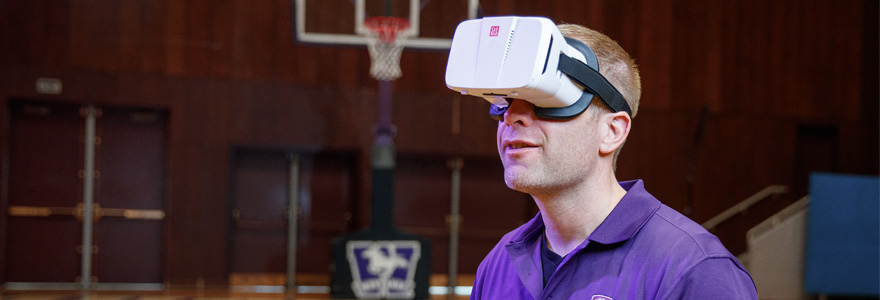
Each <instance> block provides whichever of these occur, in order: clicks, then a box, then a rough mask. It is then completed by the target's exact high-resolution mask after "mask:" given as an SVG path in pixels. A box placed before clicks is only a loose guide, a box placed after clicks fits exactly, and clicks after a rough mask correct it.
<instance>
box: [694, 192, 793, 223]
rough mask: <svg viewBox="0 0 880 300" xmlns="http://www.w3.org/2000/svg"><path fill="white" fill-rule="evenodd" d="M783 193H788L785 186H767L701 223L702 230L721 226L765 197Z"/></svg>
mask: <svg viewBox="0 0 880 300" xmlns="http://www.w3.org/2000/svg"><path fill="white" fill-rule="evenodd" d="M785 193H788V187H787V186H784V185H771V186H768V187H766V188H764V189H763V190H761V191H759V192H757V193H755V194H754V195H751V196H749V197H748V198H746V199H745V200H743V201H741V202H740V203H737V204H736V205H734V206H733V207H731V208H728V209H727V210H725V211H723V212H721V213H720V214H718V215H717V216H715V217H714V218H711V219H709V220H708V221H706V222H703V224H702V225H703V228H706V229H708V230H712V229H714V228H715V227H716V226H718V224H721V223H723V222H724V221H727V220H728V219H730V218H732V217H733V216H735V215H737V214H739V213H741V212H743V211H745V210H747V209H749V207H752V205H755V204H757V203H758V202H761V200H764V199H767V197H770V196H773V195H780V194H785Z"/></svg>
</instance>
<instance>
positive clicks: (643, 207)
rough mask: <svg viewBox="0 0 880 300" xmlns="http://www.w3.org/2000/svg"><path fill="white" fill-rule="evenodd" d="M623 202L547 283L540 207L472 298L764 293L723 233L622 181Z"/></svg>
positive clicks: (492, 262)
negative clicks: (717, 233) (720, 237)
mask: <svg viewBox="0 0 880 300" xmlns="http://www.w3.org/2000/svg"><path fill="white" fill-rule="evenodd" d="M620 185H621V186H622V187H623V188H624V189H625V190H627V193H626V195H625V196H624V197H623V199H621V200H620V203H618V204H617V206H616V207H615V208H614V210H612V211H611V214H609V215H608V217H607V218H606V219H605V221H603V222H602V224H600V225H599V227H598V228H596V230H595V231H593V233H592V234H591V235H590V238H588V239H587V240H586V241H584V242H583V243H581V244H580V245H579V246H578V247H577V248H575V249H574V250H573V251H572V252H571V253H569V254H568V255H566V256H565V259H563V260H562V262H561V263H560V264H559V266H558V267H557V269H556V272H555V273H554V274H553V275H552V276H551V277H550V278H549V280H548V282H547V285H546V287H544V286H543V281H542V280H543V278H542V277H543V276H542V275H543V273H542V269H541V248H540V246H541V243H540V239H539V238H540V237H541V236H543V235H542V233H543V232H544V222H543V220H542V219H541V214H540V213H539V214H538V215H537V216H536V217H535V218H533V219H532V220H531V221H529V222H528V223H526V224H524V225H522V226H520V227H519V228H517V229H515V230H513V231H511V232H509V233H507V234H506V235H504V237H502V238H501V241H500V242H498V244H497V245H495V248H494V249H492V251H491V252H489V254H488V255H487V256H486V258H485V259H484V260H483V262H482V263H481V264H480V267H479V268H478V269H477V277H476V280H475V282H474V288H473V291H472V293H471V299H503V300H514V299H590V300H597V299H598V300H624V299H758V295H757V291H756V290H755V284H754V282H752V278H751V277H750V276H749V273H748V272H747V271H746V269H745V268H744V267H743V266H742V265H741V264H740V263H739V261H737V260H736V258H734V257H733V255H731V254H730V252H728V251H727V249H725V248H724V246H723V245H722V244H721V242H720V241H719V240H718V238H717V237H715V236H714V235H712V234H711V233H709V232H707V231H706V230H705V229H703V227H701V226H700V225H698V224H697V223H694V222H693V221H691V220H690V219H688V218H687V217H685V216H684V215H682V214H680V213H678V212H676V211H675V210H673V209H672V208H669V207H668V206H666V205H663V204H661V203H660V201H658V200H657V199H656V198H654V196H652V195H651V194H649V193H648V192H647V191H645V187H644V184H643V183H642V181H641V180H638V181H627V182H621V183H620Z"/></svg>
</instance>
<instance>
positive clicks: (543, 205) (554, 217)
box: [533, 174, 626, 256]
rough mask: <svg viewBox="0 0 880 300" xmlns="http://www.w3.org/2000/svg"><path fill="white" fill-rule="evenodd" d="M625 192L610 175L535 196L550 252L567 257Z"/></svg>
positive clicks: (600, 222)
mask: <svg viewBox="0 0 880 300" xmlns="http://www.w3.org/2000/svg"><path fill="white" fill-rule="evenodd" d="M624 194H626V191H625V190H624V189H623V188H622V187H620V185H619V184H618V183H617V180H616V179H615V177H614V176H613V174H612V175H611V176H606V177H605V178H604V179H603V180H599V181H597V182H584V183H583V184H581V185H579V186H575V187H572V188H570V189H567V190H565V191H561V192H559V193H554V194H548V195H541V196H540V197H539V196H535V195H533V198H534V199H535V203H536V204H537V205H538V208H539V209H540V210H541V217H542V218H543V221H544V226H545V235H546V236H547V242H548V245H549V246H550V249H551V250H553V252H556V253H557V254H559V255H561V256H565V255H568V253H569V252H571V251H572V250H574V249H575V248H576V247H577V246H578V245H580V244H581V243H583V241H585V240H586V239H587V238H589V236H590V234H592V233H593V231H594V230H596V228H597V227H599V225H600V224H602V222H603V221H605V218H606V217H608V215H609V214H610V213H611V211H612V210H613V209H614V207H615V206H617V203H618V202H620V199H621V198H623V195H624Z"/></svg>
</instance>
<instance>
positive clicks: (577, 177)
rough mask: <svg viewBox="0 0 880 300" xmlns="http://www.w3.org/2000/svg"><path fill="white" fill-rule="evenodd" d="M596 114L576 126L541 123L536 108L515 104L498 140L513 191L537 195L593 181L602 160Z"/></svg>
mask: <svg viewBox="0 0 880 300" xmlns="http://www.w3.org/2000/svg"><path fill="white" fill-rule="evenodd" d="M591 109H593V108H591ZM591 109H588V110H587V111H586V112H584V113H582V114H580V115H579V116H577V117H575V118H573V119H570V120H544V119H539V118H536V117H535V114H534V105H532V104H531V103H529V102H527V101H524V100H520V99H514V100H513V101H512V102H511V103H510V107H509V108H508V109H507V111H506V112H505V113H504V118H503V119H502V120H501V121H499V122H498V132H497V135H496V145H497V147H498V154H499V155H500V156H501V162H502V164H503V165H504V182H505V183H507V186H508V187H510V188H511V189H514V190H517V191H520V192H524V193H529V194H532V195H535V194H541V193H550V192H554V191H560V190H562V189H565V188H567V187H571V186H573V185H577V184H579V183H582V182H584V181H585V180H587V179H588V178H590V175H591V174H592V173H591V172H590V171H591V170H592V169H593V168H594V166H595V163H596V161H597V158H598V155H599V154H598V153H599V149H598V144H599V143H598V141H599V133H597V132H596V130H597V128H598V127H599V126H597V120H596V119H597V118H595V117H593V116H592V114H593V113H592V111H591Z"/></svg>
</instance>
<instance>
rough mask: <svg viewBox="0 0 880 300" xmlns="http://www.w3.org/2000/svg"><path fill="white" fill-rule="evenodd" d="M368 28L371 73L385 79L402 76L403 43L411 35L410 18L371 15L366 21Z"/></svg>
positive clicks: (389, 79)
mask: <svg viewBox="0 0 880 300" xmlns="http://www.w3.org/2000/svg"><path fill="white" fill-rule="evenodd" d="M364 27H365V28H366V29H367V49H368V50H369V51H370V60H371V61H372V64H371V65H370V75H371V76H373V78H376V79H378V80H383V81H392V80H395V79H397V78H399V77H400V75H401V72H400V54H401V53H402V52H403V43H404V41H405V40H406V38H407V37H409V35H410V32H408V31H407V29H409V20H407V19H406V18H399V17H369V18H366V20H365V21H364Z"/></svg>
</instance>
